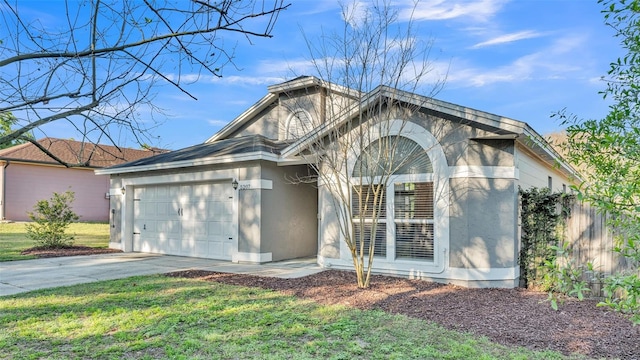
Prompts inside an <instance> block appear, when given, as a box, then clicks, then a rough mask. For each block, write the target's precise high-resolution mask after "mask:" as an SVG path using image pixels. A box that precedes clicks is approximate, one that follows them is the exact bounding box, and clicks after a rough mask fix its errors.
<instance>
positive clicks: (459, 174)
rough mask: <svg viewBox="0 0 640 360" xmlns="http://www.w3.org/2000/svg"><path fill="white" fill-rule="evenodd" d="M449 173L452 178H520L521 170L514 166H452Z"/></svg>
mask: <svg viewBox="0 0 640 360" xmlns="http://www.w3.org/2000/svg"><path fill="white" fill-rule="evenodd" d="M449 173H450V175H449V177H451V178H486V179H515V180H518V179H519V178H520V171H519V170H518V169H516V168H515V167H513V166H450V167H449Z"/></svg>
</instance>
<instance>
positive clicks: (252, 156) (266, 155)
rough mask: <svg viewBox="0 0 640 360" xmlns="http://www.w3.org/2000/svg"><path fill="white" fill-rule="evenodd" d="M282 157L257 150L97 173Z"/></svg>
mask: <svg viewBox="0 0 640 360" xmlns="http://www.w3.org/2000/svg"><path fill="white" fill-rule="evenodd" d="M280 159H281V158H280V156H278V155H275V154H271V153H267V152H263V151H255V152H250V153H245V154H237V155H227V156H220V157H211V158H204V159H195V160H184V161H173V162H167V163H160V164H153V165H141V166H131V167H124V168H116V169H110V168H107V169H103V170H96V175H111V174H124V173H132V172H140V171H153V170H167V169H176V168H185V167H195V166H205V165H215V164H229V163H235V162H242V161H254V160H266V161H272V162H275V163H277V162H278V161H279V160H280Z"/></svg>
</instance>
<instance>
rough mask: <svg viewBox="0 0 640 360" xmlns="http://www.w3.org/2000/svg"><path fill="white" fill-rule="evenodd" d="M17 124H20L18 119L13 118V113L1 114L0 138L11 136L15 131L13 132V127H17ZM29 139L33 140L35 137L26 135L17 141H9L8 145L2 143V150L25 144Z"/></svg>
mask: <svg viewBox="0 0 640 360" xmlns="http://www.w3.org/2000/svg"><path fill="white" fill-rule="evenodd" d="M17 123H18V119H16V117H15V116H13V114H12V113H10V112H0V137H3V136H5V135H9V134H10V133H11V132H12V131H13V130H11V127H13V126H14V125H16V124H17ZM29 139H33V136H32V135H31V134H30V133H26V134H25V135H23V136H21V137H20V138H17V139H15V140H12V141H8V142H6V143H0V149H6V148H8V147H12V146H15V145H19V144H22V143H25V142H26V141H28V140H29Z"/></svg>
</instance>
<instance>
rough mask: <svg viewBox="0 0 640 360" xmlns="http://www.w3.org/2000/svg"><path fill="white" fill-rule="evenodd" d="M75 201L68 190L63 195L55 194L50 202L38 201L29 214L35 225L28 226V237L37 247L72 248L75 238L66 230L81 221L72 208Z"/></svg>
mask: <svg viewBox="0 0 640 360" xmlns="http://www.w3.org/2000/svg"><path fill="white" fill-rule="evenodd" d="M74 199H75V194H74V193H73V191H69V190H67V191H66V192H64V193H62V194H59V193H55V192H54V193H53V197H52V198H51V199H49V200H40V201H38V202H37V203H36V205H35V206H34V207H33V211H31V212H29V213H28V215H29V218H30V219H31V221H33V223H31V224H27V226H26V230H27V236H28V237H29V238H30V239H32V240H34V241H35V242H36V245H37V246H42V247H49V248H61V247H66V246H71V245H72V244H73V240H74V236H73V235H70V234H67V233H66V230H67V227H68V226H69V224H71V223H72V222H74V221H78V219H80V217H79V216H78V215H77V214H76V213H75V212H73V209H72V208H71V203H72V202H73V200H74Z"/></svg>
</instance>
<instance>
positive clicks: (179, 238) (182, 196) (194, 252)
mask: <svg viewBox="0 0 640 360" xmlns="http://www.w3.org/2000/svg"><path fill="white" fill-rule="evenodd" d="M234 196H235V190H234V189H233V188H232V187H231V185H230V184H229V183H227V182H225V183H224V184H223V183H214V184H192V185H153V186H145V187H136V188H135V192H134V217H135V218H134V230H133V232H134V236H133V250H134V251H141V252H150V253H160V254H170V255H181V256H193V257H203V258H210V259H221V260H231V255H232V252H233V250H234V248H235V247H236V246H237V245H236V241H235V238H236V229H237V225H236V223H235V219H236V216H235V213H234V211H233V209H234V199H233V197H234Z"/></svg>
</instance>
